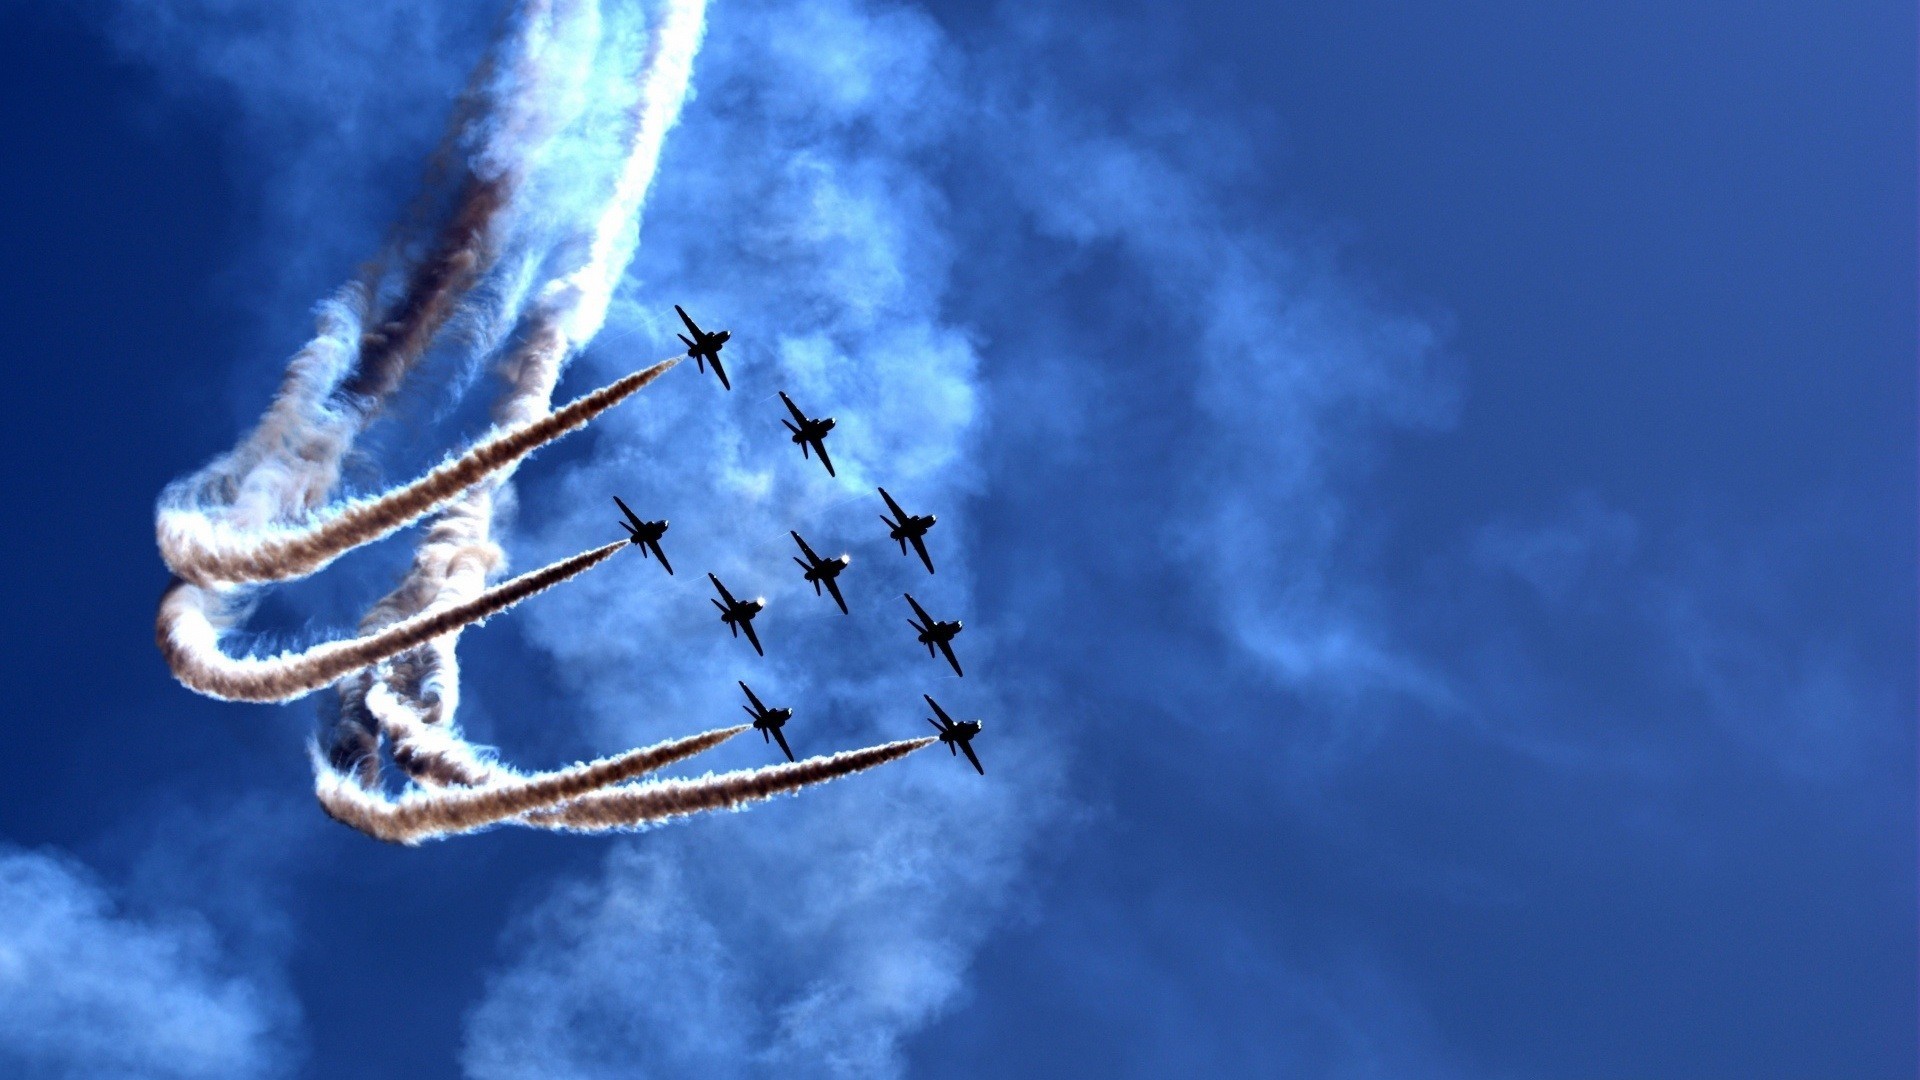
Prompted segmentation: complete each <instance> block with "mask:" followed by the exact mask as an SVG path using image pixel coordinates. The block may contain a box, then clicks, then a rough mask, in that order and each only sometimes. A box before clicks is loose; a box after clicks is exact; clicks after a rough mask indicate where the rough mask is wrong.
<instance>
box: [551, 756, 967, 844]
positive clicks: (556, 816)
mask: <svg viewBox="0 0 1920 1080" xmlns="http://www.w3.org/2000/svg"><path fill="white" fill-rule="evenodd" d="M938 741H939V739H938V738H937V737H935V736H932V735H929V736H927V737H925V738H921V739H903V740H901V741H899V742H890V743H883V744H881V745H879V746H869V747H865V748H863V749H860V750H845V751H842V752H840V753H838V754H834V755H832V756H829V757H812V758H808V759H806V760H805V761H799V762H794V763H791V764H780V765H769V766H767V767H765V768H761V769H748V770H742V771H739V772H730V773H721V774H719V775H713V774H709V775H707V776H703V777H699V778H697V779H693V780H662V781H659V782H657V783H649V784H639V785H633V786H628V787H621V788H613V789H609V790H602V791H597V792H594V793H592V794H590V795H583V796H581V797H580V798H578V799H575V800H573V801H572V802H569V803H567V804H566V805H564V806H559V807H555V808H554V809H552V810H540V811H536V812H533V813H530V814H528V815H526V820H527V823H528V824H531V825H538V826H540V827H542V828H548V829H560V830H565V831H571V832H605V831H608V830H614V829H636V828H641V827H644V826H647V825H652V824H656V823H658V822H662V821H665V820H667V819H669V818H675V817H682V816H685V815H688V814H698V813H702V812H705V811H708V810H734V809H739V808H740V807H743V806H745V805H747V804H748V803H753V802H759V801H761V800H763V799H771V798H773V797H774V796H775V795H783V794H786V793H788V792H794V791H799V790H800V789H801V788H804V787H811V786H812V785H814V784H824V783H826V782H827V781H829V780H837V779H839V778H840V777H843V776H851V775H853V774H854V773H857V772H864V771H866V770H868V769H871V768H875V767H877V766H880V765H885V764H886V763H887V762H889V761H894V760H897V759H899V758H903V757H906V756H907V755H908V754H911V753H913V752H914V751H915V750H919V749H921V748H922V747H926V746H930V745H932V744H933V743H935V742H938Z"/></svg>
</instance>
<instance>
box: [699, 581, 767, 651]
mask: <svg viewBox="0 0 1920 1080" xmlns="http://www.w3.org/2000/svg"><path fill="white" fill-rule="evenodd" d="M707 580H708V581H711V582H713V587H714V588H715V589H718V590H719V591H720V597H721V599H723V600H725V601H726V603H724V604H723V603H721V602H720V600H714V601H713V606H714V607H717V608H719V609H720V621H721V622H723V623H726V624H727V629H729V630H732V631H733V636H734V637H739V636H740V635H741V633H742V632H745V634H746V635H747V642H748V643H749V644H751V645H752V646H753V651H754V652H756V653H759V654H760V655H761V656H765V655H767V650H765V649H763V648H761V647H760V638H759V635H757V634H755V633H754V632H753V617H754V616H755V615H758V614H760V611H761V609H763V608H765V607H766V606H767V601H766V600H765V599H764V598H760V599H754V600H735V599H734V598H733V594H732V593H730V592H728V591H727V587H726V586H725V585H722V584H720V579H719V578H717V577H714V576H713V575H712V574H708V575H707Z"/></svg>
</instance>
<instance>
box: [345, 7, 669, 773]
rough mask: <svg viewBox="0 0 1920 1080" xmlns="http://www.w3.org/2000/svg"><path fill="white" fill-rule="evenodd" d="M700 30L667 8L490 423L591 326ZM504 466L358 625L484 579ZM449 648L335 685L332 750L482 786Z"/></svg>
mask: <svg viewBox="0 0 1920 1080" xmlns="http://www.w3.org/2000/svg"><path fill="white" fill-rule="evenodd" d="M703 26H704V4H703V3H702V2H695V3H683V4H679V5H675V6H672V7H670V8H669V9H668V11H667V14H666V17H665V19H664V20H663V23H662V25H661V27H660V29H659V32H658V33H657V34H656V35H655V36H654V38H653V43H654V44H653V48H652V49H651V51H650V53H649V55H648V57H647V59H646V61H645V62H644V63H643V64H642V65H641V70H642V72H644V73H645V77H644V78H643V79H642V81H641V85H640V88H639V90H638V92H637V94H636V97H635V101H634V104H633V107H632V117H631V124H632V126H631V130H630V136H629V139H628V142H627V145H626V148H625V152H624V154H623V155H622V158H621V161H622V165H621V168H620V170H619V175H618V176H617V177H616V179H615V181H614V184H613V189H612V190H613V195H612V197H610V198H609V199H608V200H607V202H606V204H605V205H604V207H603V208H602V210H601V212H600V213H599V214H598V216H597V217H596V218H595V219H594V220H593V221H592V223H591V225H590V226H588V227H586V228H585V229H584V231H583V233H582V235H581V237H580V238H579V240H578V241H576V242H575V250H577V251H580V252H581V253H582V254H581V256H580V259H579V262H578V265H576V266H575V267H574V268H573V269H572V270H570V271H568V272H567V273H565V274H564V275H562V276H560V277H559V278H557V279H556V280H554V281H553V282H551V283H550V284H549V285H548V286H547V287H546V288H545V289H543V290H542V291H541V293H540V295H539V297H538V299H537V300H536V302H535V303H534V304H533V307H532V310H531V312H530V313H529V314H528V315H527V317H526V319H525V322H526V328H525V329H524V330H523V331H522V333H521V340H522V342H523V344H522V345H521V346H520V347H519V348H517V349H515V350H514V351H513V353H512V354H511V355H510V356H509V357H508V358H507V359H506V360H505V361H504V362H503V363H502V364H501V365H500V371H501V375H502V376H503V378H504V379H505V381H506V383H507V391H506V393H505V394H504V395H503V397H502V400H501V401H500V403H499V404H498V405H497V406H496V407H495V410H494V421H495V423H496V424H499V425H502V426H506V425H511V424H515V423H525V422H528V421H530V420H531V419H533V418H536V417H538V416H540V415H542V414H544V412H545V411H546V409H547V408H548V406H547V401H548V399H549V398H550V397H551V395H552V393H553V388H554V385H555V383H556V382H558V380H559V376H560V370H561V368H562V366H563V365H564V364H565V362H566V361H567V360H568V359H569V358H571V356H572V355H573V353H574V352H575V351H577V349H578V348H579V346H581V345H583V344H584V343H585V342H586V341H587V340H588V339H590V338H591V337H592V336H593V335H594V334H595V333H596V332H598V330H599V327H600V324H601V322H602V321H603V320H604V317H605V311H606V304H607V300H608V298H609V297H610V296H611V294H612V290H613V287H614V285H615V284H616V283H617V282H618V281H619V278H620V276H621V274H622V272H623V271H624V269H625V266H626V264H627V262H628V261H629V260H630V258H631V256H632V253H633V247H634V241H635V238H636V237H637V229H636V224H637V218H638V214H639V205H640V201H641V199H642V197H643V196H644V194H645V191H646V189H647V186H648V184H649V183H650V182H651V180H652V177H653V174H654V172H655V170H656V169H657V167H658V162H659V150H660V144H661V142H662V141H663V140H664V138H665V135H666V131H667V129H668V128H670V127H671V126H672V125H673V123H674V121H675V120H676V119H677V117H678V114H679V109H680V106H681V104H682V102H683V100H684V98H685V94H686V86H687V81H688V78H689V76H690V69H691V65H692V61H693V55H694V53H695V52H696V51H697V49H698V46H699V39H700V35H701V32H702V29H703ZM511 474H512V469H511V468H510V467H509V468H507V469H503V470H501V471H500V472H498V473H495V474H493V475H492V476H490V477H489V478H488V480H487V481H486V482H484V483H482V484H479V485H476V486H475V487H474V488H472V489H469V490H468V491H467V492H466V493H465V494H464V495H462V496H461V497H460V499H459V500H458V501H457V502H455V503H454V504H452V505H451V506H449V507H448V509H447V510H446V511H445V512H444V513H443V514H442V516H441V518H440V520H439V521H438V522H436V523H435V525H434V526H433V527H432V528H431V529H430V530H429V532H428V536H427V537H426V539H424V540H423V541H422V543H421V547H420V551H419V554H418V555H417V556H416V558H415V560H414V565H413V567H412V569H411V570H410V571H409V573H408V575H407V577H406V579H405V580H404V581H403V582H402V583H401V585H400V587H399V588H397V589H395V590H394V592H393V593H392V594H390V595H389V596H388V597H387V598H385V599H383V600H382V601H381V603H380V605H378V606H377V607H376V609H375V612H374V613H370V614H369V621H374V620H375V619H376V617H377V618H379V619H382V620H386V619H398V618H404V617H406V616H408V615H411V614H412V613H413V612H416V611H419V610H422V609H424V608H425V607H426V606H427V605H428V604H430V603H450V602H458V601H459V600H461V599H464V598H465V597H467V596H471V595H474V594H476V593H478V592H479V590H481V589H482V588H484V587H485V577H486V573H487V572H490V570H491V569H492V568H493V566H492V564H490V562H489V560H490V559H491V560H494V561H495V562H497V556H498V551H499V549H498V547H497V546H496V545H494V544H493V543H492V541H491V539H490V537H489V531H490V519H491V511H492V505H493V504H492V493H493V490H494V489H495V488H497V487H500V486H503V485H504V484H505V483H506V482H507V480H508V478H509V477H510V476H511ZM457 646H458V635H457V634H448V635H444V636H442V637H439V638H435V639H434V640H433V641H432V642H430V643H429V644H427V645H423V646H421V647H420V648H418V649H416V650H413V651H412V652H410V653H408V654H406V655H404V656H401V657H396V658H395V659H394V660H393V661H391V662H390V663H387V664H383V665H381V666H380V667H378V668H375V669H371V670H369V671H367V672H365V673H364V674H362V675H360V676H358V677H356V678H354V679H352V680H349V681H348V682H347V683H344V684H343V685H342V688H341V719H340V723H341V724H342V730H341V731H340V733H339V734H338V736H337V737H336V740H335V741H336V745H337V746H344V747H345V748H346V750H345V751H343V752H347V753H357V752H360V751H359V750H357V749H355V747H357V745H358V744H357V743H356V742H355V741H354V740H356V739H358V738H359V737H360V736H359V733H360V732H363V731H364V732H371V733H375V735H374V737H375V739H376V740H379V739H384V740H386V742H387V743H388V745H389V746H390V747H391V751H392V755H393V760H394V763H395V764H396V765H398V766H400V768H401V769H402V771H404V772H405V773H406V774H407V775H408V776H409V777H410V778H411V779H413V780H414V781H415V782H417V783H422V784H428V785H444V786H474V785H480V784H484V783H486V782H488V779H489V772H488V766H487V765H486V764H485V763H484V762H482V761H480V760H478V759H477V758H476V756H475V755H474V754H473V753H472V749H471V747H470V746H468V745H467V744H466V742H465V740H464V739H462V738H460V736H459V734H458V728H457V725H456V724H455V720H454V716H455V709H456V707H457V704H458V697H459V662H458V656H457ZM343 740H344V741H343Z"/></svg>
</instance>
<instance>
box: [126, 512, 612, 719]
mask: <svg viewBox="0 0 1920 1080" xmlns="http://www.w3.org/2000/svg"><path fill="white" fill-rule="evenodd" d="M626 546H627V542H626V541H625V540H619V541H615V542H614V543H611V544H605V545H602V546H600V547H597V548H594V549H593V550H591V551H585V552H582V553H580V554H578V555H574V556H571V557H569V558H565V559H561V560H560V561H558V562H555V563H550V564H548V565H546V566H543V567H541V568H540V569H538V570H531V571H528V572H527V573H524V574H521V575H520V576H519V577H516V578H513V579H512V580H510V581H505V582H502V583H501V584H499V585H495V586H494V587H493V588H491V589H488V590H487V591H485V592H483V593H481V594H480V595H479V596H477V597H474V598H473V599H472V600H469V601H467V602H465V603H462V604H455V605H453V606H451V607H444V608H437V609H433V610H429V611H424V612H421V613H420V614H418V615H415V616H413V617H412V618H408V619H403V620H401V621H400V622H397V623H394V624H393V625H392V626H389V627H387V628H386V629H384V630H381V631H379V632H378V633H374V634H368V635H366V636H363V637H356V638H348V639H345V640H340V641H328V642H323V643H321V644H319V645H315V646H313V647H311V648H309V649H306V650H305V651H303V652H298V653H282V654H280V655H279V656H274V657H266V658H261V657H253V656H247V657H240V658H234V657H231V656H228V655H227V654H226V653H224V652H222V651H221V649H220V640H219V638H220V629H221V624H222V623H223V622H224V621H226V620H225V619H224V618H223V617H222V615H221V613H220V612H219V611H218V610H217V605H218V604H219V598H218V597H217V596H215V595H214V594H213V593H212V592H210V591H209V590H207V589H204V588H201V587H200V586H197V585H194V584H192V583H190V582H184V581H180V582H175V583H174V584H173V585H172V586H170V587H169V588H168V589H167V592H166V594H165V595H164V596H163V597H162V598H161V601H160V617H159V619H158V621H157V625H156V628H155V636H156V638H157V639H158V642H159V645H160V653H161V655H163V656H164V657H166V660H167V665H168V666H169V667H171V668H172V669H173V674H174V677H175V678H177V679H179V680H180V681H181V682H182V683H184V684H185V685H187V686H188V687H190V688H192V689H194V690H197V691H199V692H200V693H202V694H205V695H207V696H208V697H216V698H221V699H223V700H227V701H292V700H293V699H295V698H298V697H303V696H305V695H307V694H310V693H312V692H313V691H315V690H318V689H320V688H321V687H323V686H326V685H328V684H330V683H332V682H334V681H335V680H337V679H339V678H340V677H342V676H344V675H349V674H351V673H353V672H355V671H358V670H360V669H361V668H365V667H370V666H372V665H373V664H377V663H379V662H380V661H382V660H385V659H387V658H388V657H391V656H396V655H398V654H400V653H403V652H405V651H407V650H408V649H411V648H413V647H414V646H416V645H421V644H424V643H426V642H428V641H431V640H433V639H434V638H436V637H439V636H440V635H442V634H445V633H449V632H451V631H454V630H458V629H459V628H461V627H463V626H466V625H468V624H469V623H475V622H479V621H480V620H482V619H485V618H487V617H488V616H491V615H497V614H499V613H500V612H502V611H505V610H506V609H508V608H510V607H512V606H513V605H515V604H517V603H519V602H520V601H522V600H525V599H526V598H527V597H529V596H533V595H534V594H536V593H539V592H542V591H544V590H546V589H550V588H552V587H553V586H555V585H558V584H559V583H561V582H562V581H565V580H567V579H568V578H570V577H573V576H574V575H575V574H579V573H582V572H584V571H586V570H588V569H590V568H592V567H593V566H595V565H597V564H599V563H600V562H602V561H603V560H605V559H607V558H608V557H609V556H611V555H612V554H613V553H614V552H616V551H619V550H620V549H621V548H623V547H626Z"/></svg>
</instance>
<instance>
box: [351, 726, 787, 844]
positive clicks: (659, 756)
mask: <svg viewBox="0 0 1920 1080" xmlns="http://www.w3.org/2000/svg"><path fill="white" fill-rule="evenodd" d="M748 727H749V725H746V724H742V725H740V726H738V727H730V728H720V729H718V730H716V731H708V732H703V733H702V734H699V735H694V736H690V737H688V738H684V739H672V740H669V741H667V742H662V743H656V744H655V745H653V746H648V747H644V748H642V749H639V750H630V751H628V752H626V753H624V754H620V755H618V756H616V757H610V758H602V759H600V760H598V761H592V762H587V763H584V764H580V765H575V766H573V767H572V768H569V769H561V770H557V771H555V772H550V773H543V774H540V775H538V776H524V777H523V776H512V777H510V778H507V779H502V780H498V781H496V782H494V783H492V784H490V785H488V786H486V787H483V788H471V789H468V790H464V791H435V792H409V793H408V794H406V795H402V796H401V797H400V798H399V799H397V800H394V799H387V798H384V797H382V796H380V795H377V794H374V793H372V792H369V791H367V790H366V789H364V788H362V787H360V786H359V785H358V784H357V783H355V782H354V781H353V780H352V779H350V778H349V777H347V776H345V775H342V774H341V773H339V772H336V771H335V770H334V769H333V768H331V767H330V766H328V765H327V763H326V762H325V761H324V760H322V759H321V758H320V757H319V754H318V752H317V751H315V753H314V766H315V767H314V791H315V793H316V794H317V795H318V796H319V799H320V805H321V806H323V807H325V808H326V811H327V813H328V814H330V815H332V816H333V817H334V818H335V819H336V820H338V821H341V822H343V823H345V824H347V825H350V826H352V827H354V828H356V829H359V830H360V831H361V832H363V833H366V834H367V835H369V836H373V837H376V838H378V839H381V840H387V841H391V842H394V843H399V844H414V843H418V842H420V841H421V840H426V839H432V838H434V837H440V836H451V835H454V834H456V833H464V832H473V831H474V830H476V829H484V828H486V827H487V826H489V825H497V824H499V823H500V822H502V821H506V820H508V819H511V818H515V817H518V816H520V815H521V814H524V813H527V812H528V811H531V810H539V809H543V808H545V807H550V806H554V805H556V804H559V803H564V802H566V801H567V800H569V799H572V798H576V797H578V796H580V795H584V794H586V793H588V792H591V791H595V790H598V789H602V788H605V787H607V786H609V785H613V784H619V783H622V782H624V781H627V780H632V779H634V778H636V777H639V776H644V775H645V774H647V773H650V772H653V771H654V770H656V769H661V768H665V767H666V766H668V765H671V764H673V763H674V762H676V761H682V760H685V759H686V758H690V757H692V756H694V755H695V754H699V753H703V752H705V751H707V750H711V749H713V748H714V747H716V746H719V745H720V744H721V743H723V742H726V741H727V740H728V739H731V738H733V737H734V736H735V735H738V734H740V733H741V732H743V731H746V730H747V729H748Z"/></svg>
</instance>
